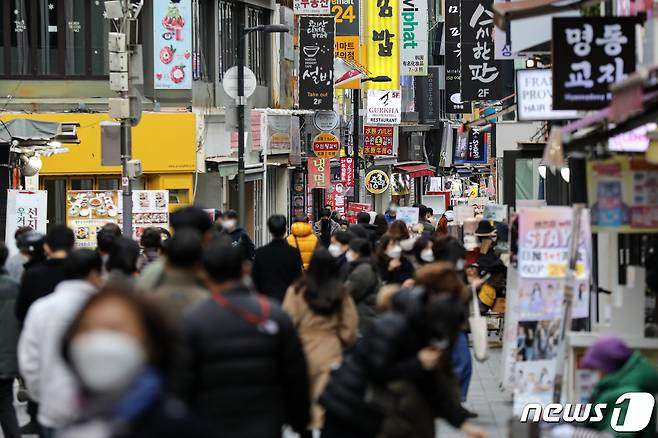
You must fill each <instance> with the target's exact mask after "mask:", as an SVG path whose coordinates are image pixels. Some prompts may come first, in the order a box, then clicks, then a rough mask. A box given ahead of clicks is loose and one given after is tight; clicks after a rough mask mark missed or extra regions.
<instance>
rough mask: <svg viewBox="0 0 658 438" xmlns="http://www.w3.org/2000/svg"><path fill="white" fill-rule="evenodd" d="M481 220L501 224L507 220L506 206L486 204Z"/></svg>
mask: <svg viewBox="0 0 658 438" xmlns="http://www.w3.org/2000/svg"><path fill="white" fill-rule="evenodd" d="M482 219H484V220H485V221H496V222H503V221H504V220H505V219H507V205H505V204H502V205H501V204H487V205H485V206H484V213H483V214H482Z"/></svg>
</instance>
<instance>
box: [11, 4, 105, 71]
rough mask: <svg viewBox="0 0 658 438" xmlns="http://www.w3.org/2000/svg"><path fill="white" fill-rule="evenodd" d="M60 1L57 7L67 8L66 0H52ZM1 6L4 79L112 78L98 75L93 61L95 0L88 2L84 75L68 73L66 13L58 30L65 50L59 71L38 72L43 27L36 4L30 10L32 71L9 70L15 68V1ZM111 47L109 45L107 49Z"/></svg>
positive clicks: (59, 57)
mask: <svg viewBox="0 0 658 438" xmlns="http://www.w3.org/2000/svg"><path fill="white" fill-rule="evenodd" d="M29 1H32V0H29ZM51 1H52V2H54V3H56V4H57V8H58V10H60V11H64V10H65V5H64V0H51ZM0 3H2V4H1V5H0V28H2V32H3V41H4V44H5V45H4V47H3V49H4V54H3V55H4V71H2V70H0V80H12V79H14V80H31V79H33V80H62V79H68V80H75V79H78V80H105V81H106V80H108V78H109V74H106V75H98V74H95V75H94V74H93V73H92V72H93V62H92V49H91V47H92V32H93V30H92V29H91V17H92V13H91V8H92V2H91V1H85V2H84V8H85V9H84V20H85V25H84V44H85V68H84V71H85V72H84V73H83V74H66V50H67V48H66V36H65V32H66V28H67V27H66V22H65V17H64V12H62V13H60V14H59V15H58V19H57V23H58V28H59V29H63V31H61V32H59V31H58V33H57V38H58V47H61V49H58V50H57V55H56V56H57V66H58V71H59V72H58V73H56V74H42V73H38V71H39V66H40V64H39V56H38V54H37V48H38V44H39V26H38V25H37V24H34V23H38V22H39V15H38V7H36V6H34V7H32V8H31V10H30V17H29V19H30V25H29V28H28V32H29V34H30V42H31V45H30V47H29V51H28V54H27V56H28V58H29V60H30V73H28V74H16V73H9V72H10V71H11V32H12V16H13V14H12V10H11V9H12V4H11V3H12V2H11V1H9V0H3V1H2V2H0ZM104 49H105V50H107V47H105V48H104Z"/></svg>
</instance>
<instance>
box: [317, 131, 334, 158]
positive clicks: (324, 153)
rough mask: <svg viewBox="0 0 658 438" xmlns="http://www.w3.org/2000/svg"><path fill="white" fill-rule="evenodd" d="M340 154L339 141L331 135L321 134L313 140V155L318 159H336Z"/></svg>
mask: <svg viewBox="0 0 658 438" xmlns="http://www.w3.org/2000/svg"><path fill="white" fill-rule="evenodd" d="M339 152H340V141H339V140H338V137H336V136H335V135H333V134H328V133H326V132H323V133H322V134H318V135H317V136H315V138H314V139H313V153H315V156H316V157H318V158H336V157H337V156H338V153H339Z"/></svg>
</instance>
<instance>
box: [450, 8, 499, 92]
mask: <svg viewBox="0 0 658 438" xmlns="http://www.w3.org/2000/svg"><path fill="white" fill-rule="evenodd" d="M492 7H493V0H462V2H461V18H460V24H461V49H462V51H461V71H462V76H461V94H462V98H463V99H467V100H496V99H502V98H503V97H505V96H504V93H505V90H504V85H505V84H504V80H503V71H502V68H503V65H504V63H505V62H511V61H497V60H496V59H495V57H494V42H493V12H492Z"/></svg>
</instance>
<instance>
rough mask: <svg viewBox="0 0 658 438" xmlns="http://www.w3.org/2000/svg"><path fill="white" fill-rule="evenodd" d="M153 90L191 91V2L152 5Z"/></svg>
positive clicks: (185, 0)
mask: <svg viewBox="0 0 658 438" xmlns="http://www.w3.org/2000/svg"><path fill="white" fill-rule="evenodd" d="M153 65H154V68H153V73H154V78H153V87H154V88H155V89H156V90H190V89H192V1H191V0H178V1H167V0H159V1H154V2H153Z"/></svg>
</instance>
